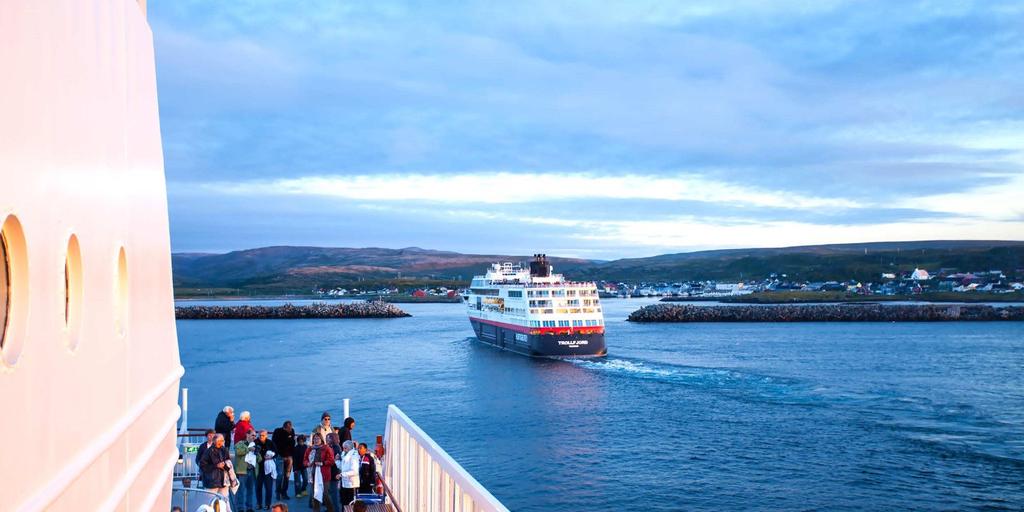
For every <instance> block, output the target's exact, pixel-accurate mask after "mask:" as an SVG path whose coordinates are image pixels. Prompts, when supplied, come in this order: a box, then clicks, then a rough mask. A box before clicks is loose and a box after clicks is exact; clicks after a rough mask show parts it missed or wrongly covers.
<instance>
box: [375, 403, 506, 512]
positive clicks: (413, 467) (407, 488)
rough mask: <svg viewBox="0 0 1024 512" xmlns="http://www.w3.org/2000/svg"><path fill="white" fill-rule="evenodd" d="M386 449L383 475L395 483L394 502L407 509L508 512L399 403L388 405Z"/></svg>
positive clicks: (385, 432)
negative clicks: (414, 421)
mask: <svg viewBox="0 0 1024 512" xmlns="http://www.w3.org/2000/svg"><path fill="white" fill-rule="evenodd" d="M384 448H385V452H384V458H385V460H384V462H383V466H384V471H383V474H384V478H385V479H386V480H388V481H390V482H391V483H392V484H393V485H394V489H392V490H393V492H394V497H393V498H392V501H393V502H394V503H395V504H397V505H399V506H402V507H404V508H405V509H406V510H416V511H424V512H442V511H456V510H458V511H462V512H476V511H481V512H508V508H506V507H505V506H504V505H502V504H501V502H500V501H498V499H497V498H495V497H494V495H492V494H491V493H490V492H489V491H488V490H487V489H486V488H484V486H482V485H480V482H477V481H476V479H475V478H473V476H472V475H470V474H469V473H468V472H467V471H466V470H465V469H463V467H462V466H460V465H459V463H458V462H455V459H452V457H451V456H450V455H448V453H446V452H445V451H444V450H443V449H441V447H440V446H438V445H437V443H436V442H434V440H433V439H431V438H430V436H428V435H427V434H426V432H424V431H423V430H422V429H420V427H419V426H417V425H416V424H415V423H413V421H412V420H411V419H409V417H408V416H406V415H405V413H403V412H402V410H401V409H399V408H398V407H396V406H395V405H388V419H387V426H386V427H385V431H384Z"/></svg>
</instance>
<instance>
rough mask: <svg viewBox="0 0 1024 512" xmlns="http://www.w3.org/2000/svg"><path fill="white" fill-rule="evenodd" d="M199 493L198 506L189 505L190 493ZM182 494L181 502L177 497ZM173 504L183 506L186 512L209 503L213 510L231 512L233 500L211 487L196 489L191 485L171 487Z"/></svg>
mask: <svg viewBox="0 0 1024 512" xmlns="http://www.w3.org/2000/svg"><path fill="white" fill-rule="evenodd" d="M191 494H196V495H199V500H200V501H198V502H197V503H196V506H194V507H190V506H189V495H191ZM179 496H180V498H181V501H180V502H179V501H178V500H177V499H176V498H178V497H179ZM171 505H177V506H179V507H181V509H182V510H184V511H185V512H192V511H196V510H199V509H200V507H201V506H203V505H207V506H209V507H211V509H212V510H215V511H218V512H231V502H230V501H229V500H228V499H227V498H226V497H224V496H222V495H220V494H217V493H215V492H213V491H210V490H209V489H194V488H191V487H173V488H171Z"/></svg>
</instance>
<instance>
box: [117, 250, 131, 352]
mask: <svg viewBox="0 0 1024 512" xmlns="http://www.w3.org/2000/svg"><path fill="white" fill-rule="evenodd" d="M114 286H115V288H114V304H115V309H114V314H115V315H116V316H115V317H114V328H115V329H116V332H117V335H118V336H124V335H125V331H126V327H127V325H126V324H127V323H128V258H127V257H126V256H125V253H124V247H122V248H121V250H120V251H118V252H117V281H116V282H115V283H114Z"/></svg>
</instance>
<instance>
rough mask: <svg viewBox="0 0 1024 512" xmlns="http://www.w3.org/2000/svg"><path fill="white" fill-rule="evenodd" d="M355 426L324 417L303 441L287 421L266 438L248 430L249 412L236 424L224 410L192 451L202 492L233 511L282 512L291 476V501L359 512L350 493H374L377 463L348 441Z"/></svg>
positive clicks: (349, 421) (360, 504) (363, 447)
mask: <svg viewBox="0 0 1024 512" xmlns="http://www.w3.org/2000/svg"><path fill="white" fill-rule="evenodd" d="M355 426H356V421H355V420H354V419H352V418H345V421H344V423H343V426H342V427H335V426H333V425H332V424H331V414H330V413H329V412H324V413H323V414H322V415H321V416H320V423H318V424H317V425H316V427H314V428H313V430H312V432H311V433H310V435H309V436H308V437H307V436H306V435H303V434H298V435H296V434H295V429H294V427H293V425H292V422H291V421H285V422H284V424H282V425H281V426H280V427H278V428H276V429H274V431H273V433H270V434H269V435H268V432H267V430H265V429H263V430H257V429H256V428H255V427H253V424H252V415H251V414H250V413H249V411H243V412H242V413H241V414H240V415H239V416H238V421H237V422H236V421H235V410H234V408H232V407H231V406H226V407H224V409H223V410H222V411H221V412H220V413H219V414H218V415H217V420H216V422H215V424H214V428H213V429H210V430H208V431H207V432H206V442H204V443H203V444H202V445H200V446H199V447H198V449H197V452H196V462H197V463H198V465H199V469H200V471H201V472H202V478H203V487H205V488H206V489H208V490H211V491H213V492H215V493H218V494H220V495H222V496H224V497H225V498H227V499H229V500H230V501H231V509H232V510H233V511H236V512H252V511H253V510H275V511H278V510H283V511H285V512H287V510H288V507H287V505H284V504H283V503H282V502H281V501H286V500H290V499H291V498H292V496H289V495H288V487H289V486H288V481H289V476H290V475H294V497H295V498H301V497H307V496H308V497H309V506H310V507H311V508H312V509H313V510H314V511H320V510H322V509H326V510H327V511H329V512H342V511H343V510H344V507H345V506H346V505H350V504H351V505H352V506H353V510H356V511H358V510H365V504H364V503H363V502H361V501H358V500H356V499H355V498H356V494H357V493H375V492H376V486H377V471H378V468H379V467H380V464H379V461H378V460H377V457H376V456H375V455H374V454H373V453H372V452H370V451H369V450H368V448H367V446H366V443H357V442H356V441H355V440H354V439H353V438H352V431H353V429H355ZM307 440H308V441H309V442H308V444H307ZM254 495H255V500H254V499H253V496H254ZM272 496H273V499H272ZM275 500H279V501H278V502H276V503H272V502H273V501H275ZM254 502H255V508H254V506H253V505H254Z"/></svg>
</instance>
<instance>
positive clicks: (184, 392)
mask: <svg viewBox="0 0 1024 512" xmlns="http://www.w3.org/2000/svg"><path fill="white" fill-rule="evenodd" d="M178 433H179V434H187V433H188V388H181V428H180V429H179V430H178Z"/></svg>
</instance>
